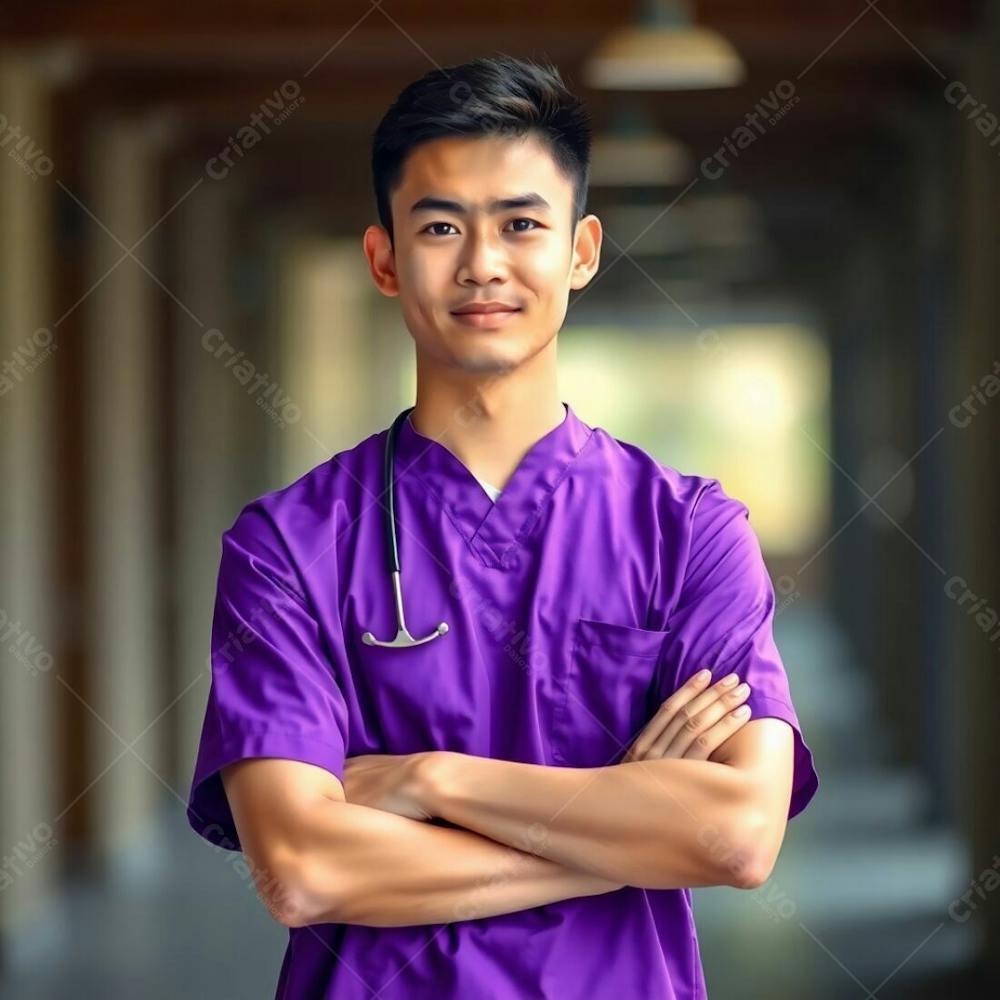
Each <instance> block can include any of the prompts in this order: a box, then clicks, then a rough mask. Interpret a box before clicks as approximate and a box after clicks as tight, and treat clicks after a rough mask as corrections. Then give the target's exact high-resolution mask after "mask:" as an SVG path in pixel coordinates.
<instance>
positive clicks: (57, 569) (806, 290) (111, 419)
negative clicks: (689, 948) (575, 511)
mask: <svg viewBox="0 0 1000 1000" xmlns="http://www.w3.org/2000/svg"><path fill="white" fill-rule="evenodd" d="M998 50H1000V11H998V4H996V3H986V2H978V3H977V2H972V0H956V2H952V3H947V4H945V3H931V2H926V0H910V2H903V0H891V2H890V0H882V2H880V3H877V4H875V3H870V4H869V3H867V2H865V0H844V2H840V3H817V4H801V3H793V2H791V0H759V2H756V3H752V4H751V3H737V2H735V0H706V2H702V3H698V4H697V5H691V6H685V5H682V4H676V3H670V2H666V0H662V2H650V3H615V2H611V0H589V2H587V3H581V2H579V0H573V2H570V0H550V2H548V3H545V4H538V3H534V4H527V3H520V2H517V0H509V2H507V3H505V4H503V5H500V6H495V5H493V6H491V5H483V4H477V3H468V2H465V0H451V2H449V3H448V4H426V3H417V2H416V0H385V2H384V3H381V4H379V5H373V4H370V3H368V2H367V0H350V2H341V3H336V4H333V3H320V2H317V0H282V2H278V0H270V2H268V0H256V2H253V3H247V2H245V0H244V2H241V3H236V2H233V0H217V2H215V3H197V4H196V3H190V2H187V0H172V2H170V3H165V2H161V0H146V2H144V3H142V4H131V3H122V2H120V0H76V2H68V0H67V2H49V3H44V2H42V3H37V4H7V3H2V4H0V154H2V155H0V450H2V456H3V464H2V470H0V523H2V525H3V530H2V535H0V658H2V673H0V746H2V754H0V768H2V799H0V856H2V861H0V963H2V964H0V996H3V997H4V998H7V997H10V998H15V997H16V998H26V997H37V998H52V997H62V996H69V995H72V996H74V997H77V998H83V997H118V996H122V997H125V996H135V995H143V996H147V997H164V998H166V997H179V996H198V997H216V996H219V997H241V998H252V997H262V998H264V997H271V996H273V990H274V984H275V982H276V978H277V973H278V967H279V964H280V961H281V956H282V953H283V950H284V945H285V940H286V932H285V930H284V929H283V928H282V927H281V926H279V925H278V924H276V923H274V922H273V921H271V919H270V917H269V916H268V915H267V913H266V911H265V910H264V908H263V906H262V905H261V904H260V902H259V901H258V899H257V897H256V895H255V892H254V889H253V885H252V881H251V879H250V878H249V875H248V872H247V870H246V868H245V867H243V866H242V864H241V863H240V856H239V855H238V854H233V853H228V852H223V851H218V850H215V849H213V848H212V847H211V846H210V845H208V844H207V843H206V842H204V841H201V840H200V839H199V838H198V837H197V836H196V835H195V834H194V833H193V832H192V831H191V830H190V828H189V827H188V826H187V823H186V821H185V817H184V803H185V799H186V796H187V793H188V789H189V785H190V779H191V774H192V769H193V761H194V754H195V750H196V745H197V741H198V737H199V733H200V726H201V721H202V716H203V712H204V705H205V700H206V698H207V694H208V682H209V672H208V660H207V656H208V644H209V629H210V622H211V613H212V606H213V597H214V588H215V577H216V572H217V569H218V560H219V555H220V536H221V533H222V532H223V531H224V530H225V529H226V528H228V527H229V525H230V524H231V523H232V522H233V520H234V518H235V516H236V514H237V513H238V512H239V510H240V509H241V507H242V506H243V505H244V504H245V503H246V502H247V501H249V500H250V499H252V498H253V497H256V496H258V495H260V494H261V493H263V492H266V491H269V490H271V489H275V488H278V487H279V486H282V485H285V484H286V483H288V482H290V481H291V480H292V479H294V478H297V477H298V476H299V475H301V474H302V473H304V472H305V471H307V470H308V469H310V468H312V467H313V466H315V465H317V464H319V463H321V462H323V461H325V460H327V459H328V458H329V457H330V455H332V454H334V453H335V452H337V451H340V450H343V449H346V448H350V447H352V446H353V445H354V444H356V443H357V442H358V441H360V440H362V439H363V438H364V437H367V436H368V435H369V434H371V433H374V432H375V431H377V430H379V429H381V428H383V427H386V426H388V424H389V422H390V421H391V420H392V418H393V417H394V416H395V414H396V413H397V412H398V411H399V410H400V409H401V408H403V407H404V406H406V405H410V404H411V403H412V402H413V393H414V388H415V377H414V364H413V347H412V341H411V339H410V337H409V335H408V333H407V331H406V329H405V327H404V326H403V325H402V322H401V319H400V316H399V312H398V303H397V302H396V301H395V300H392V299H385V298H383V297H382V296H380V295H379V294H378V292H377V291H376V290H375V288H374V285H373V284H372V282H371V280H370V278H369V276H368V272H367V268H366V264H365V261H364V257H363V254H362V251H361V243H360V237H361V233H362V232H363V229H364V227H365V226H366V225H368V224H369V223H372V222H375V221H377V220H376V215H375V205H374V197H373V194H372V191H371V180H370V174H369V162H368V155H369V145H368V143H369V137H370V134H371V131H372V130H373V129H374V127H375V125H376V124H377V122H378V120H379V118H380V117H381V115H382V113H383V112H384V110H385V109H386V107H387V106H388V104H389V103H390V102H391V101H392V99H393V98H394V97H395V95H396V94H397V92H398V91H399V90H400V89H401V88H402V87H403V86H404V85H405V84H407V83H408V82H410V81H411V80H413V79H415V78H417V77H419V76H421V75H423V74H424V73H425V72H426V71H428V70H429V69H431V68H432V67H435V66H438V67H440V66H448V65H450V64H455V63H459V62H462V61H465V60H466V59H469V58H471V57H473V56H476V55H489V54H496V53H497V52H501V51H502V52H507V53H510V54H514V55H520V56H529V57H535V58H544V59H547V60H551V61H552V62H554V63H555V64H556V65H557V66H558V67H559V68H560V70H561V72H562V73H563V76H564V79H565V80H566V82H567V83H568V84H569V85H570V86H571V87H572V88H574V89H576V90H577V91H578V92H580V93H581V94H582V95H583V96H584V98H585V99H586V100H587V102H588V104H589V106H590V108H591V111H592V113H593V116H594V123H595V128H596V143H595V150H594V164H593V175H592V178H593V179H592V187H591V192H590V202H589V206H588V207H589V210H590V211H593V212H595V213H597V214H598V215H599V216H600V217H601V219H602V221H603V222H604V226H605V244H604V252H603V255H602V265H601V270H600V272H599V274H598V275H597V277H596V278H595V280H594V281H593V282H592V283H591V285H590V286H589V287H588V288H586V289H585V290H583V291H582V292H577V293H573V297H572V298H571V301H570V308H569V313H568V315H567V319H566V324H565V326H564V328H563V330H562V332H561V333H560V335H559V338H560V339H559V356H560V368H561V380H560V387H561V398H563V399H565V400H567V401H569V402H570V403H571V404H572V406H573V407H574V409H575V410H576V412H577V413H578V414H579V415H580V416H581V418H582V419H584V420H585V421H587V422H588V423H590V424H591V425H599V426H602V427H604V428H606V429H607V430H608V431H610V432H611V433H612V434H614V435H615V436H617V437H619V438H621V439H623V440H627V441H632V442H635V443H637V444H639V445H640V446H642V447H643V448H645V449H646V450H647V451H649V452H650V453H652V454H653V455H655V456H656V457H657V458H658V459H660V460H661V461H663V462H665V463H666V464H669V465H672V466H674V467H675V468H677V469H679V470H680V471H682V472H686V473H697V474H701V475H711V476H716V477H718V478H719V479H720V480H721V481H722V484H723V486H724V487H725V488H726V490H727V492H729V493H731V494H732V495H735V496H737V497H739V498H740V499H742V500H744V501H745V502H746V503H747V504H748V506H749V508H750V518H751V523H752V524H753V525H754V527H755V528H756V530H757V533H758V535H759V537H760V539H761V541H762V543H763V546H764V549H765V555H766V558H767V562H768V567H769V569H770V571H771V574H772V579H773V581H774V585H775V590H776V593H777V597H778V613H777V616H776V619H775V630H776V635H777V639H778V645H779V647H780V649H781V651H782V654H783V656H784V659H785V663H786V667H787V670H788V674H789V677H790V683H791V689H792V694H793V697H794V700H795V704H796V707H797V709H798V713H799V716H800V719H801V722H802V725H803V730H804V733H805V736H806V739H807V741H808V742H809V744H810V746H811V747H812V749H813V751H814V754H815V757H816V764H817V768H818V770H819V773H820V782H821V787H820V790H819V793H818V795H817V797H816V798H815V799H814V800H813V803H812V804H811V805H810V807H809V808H808V810H807V811H806V812H805V813H803V814H802V815H801V816H800V817H798V818H796V819H795V820H793V821H792V823H791V824H790V825H789V829H788V833H787V836H786V840H785V847H784V850H783V853H782V856H781V859H780V861H779V864H778V866H777V868H776V869H775V872H774V874H773V876H772V877H771V879H769V880H768V882H767V883H766V884H765V885H764V886H762V887H760V888H759V889H757V890H754V891H751V892H745V891H744V892H740V891H738V890H735V889H729V888H712V889H699V890H695V908H696V918H697V920H698V925H699V937H700V941H701V949H702V958H703V961H704V965H705V971H706V977H707V980H708V986H709V992H710V995H711V996H712V997H713V1000H721V998H736V997H773V996H795V997H822V998H825V997H831V998H833V997H835V998H845V997H848V998H849V997H859V998H871V997H880V998H891V997H954V996H959V995H960V996H963V997H973V996H977V997H978V996H982V997H986V996H995V995H997V993H996V989H997V982H998V978H997V977H998V967H1000V892H998V891H997V889H998V888H1000V856H998V851H1000V822H998V820H1000V815H998V814H1000V796H998V792H997V775H998V765H1000V759H998V758H1000V753H998V741H997V739H996V730H997V726H996V724H995V723H993V722H991V721H990V720H991V719H993V718H995V716H996V706H997V699H998V694H1000V689H998V682H997V678H998V672H1000V655H998V652H1000V629H998V627H997V626H998V621H1000V610H998V609H1000V560H998V558H997V556H998V549H997V531H996V524H995V519H996V514H997V511H998V510H1000V504H998V500H1000V474H998V461H997V460H998V454H1000V452H998V447H997V446H998V443H1000V437H998V433H997V432H998V418H1000V398H997V395H998V391H1000V377H998V376H1000V365H998V361H997V359H998V357H1000V350H998V343H997V340H998V338H997V329H998V327H1000V295H998V289H1000V241H998V238H997V220H998V218H1000V125H998V121H997V117H996V114H995V113H994V111H992V110H990V109H991V108H993V109H996V113H1000V61H998V60H997V57H996V53H997V51H998ZM991 538H992V539H993V541H990V539H991ZM395 971H396V970H386V978H387V979H389V978H391V976H392V975H393V974H394V972H395Z"/></svg>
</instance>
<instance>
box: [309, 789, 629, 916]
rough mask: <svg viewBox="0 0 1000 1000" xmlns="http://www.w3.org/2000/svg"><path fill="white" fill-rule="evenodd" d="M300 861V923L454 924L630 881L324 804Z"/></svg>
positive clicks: (464, 834) (464, 835) (469, 835)
mask: <svg viewBox="0 0 1000 1000" xmlns="http://www.w3.org/2000/svg"><path fill="white" fill-rule="evenodd" d="M303 843H304V845H305V846H304V847H303V849H302V851H301V854H300V858H299V863H298V864H297V871H298V875H297V877H296V880H295V882H296V885H297V886H298V887H299V889H300V892H299V893H298V899H299V910H298V912H299V916H297V917H296V918H295V920H294V922H293V926H301V925H302V924H307V923H308V924H313V923H330V922H336V923H352V924H365V925H368V926H372V927H395V926H403V925H410V924H435V923H448V922H451V921H454V920H471V919H474V918H478V917H487V916H494V915H496V914H501V913H513V912H515V911H518V910H523V909H528V908H530V907H533V906H540V905H542V904H545V903H552V902H555V901H557V900H561V899H570V898H574V897H576V896H591V895H596V894H599V893H603V892H609V891H611V890H614V889H618V888H621V886H622V885H623V883H621V882H615V881H613V880H609V879H605V878H603V877H600V876H597V875H593V874H591V873H588V872H581V871H577V870H575V869H572V868H567V867H566V866H564V865H561V864H559V863H558V862H555V861H552V860H549V859H547V858H544V857H537V856H535V855H534V854H533V853H531V850H532V845H531V843H530V842H528V843H525V844H524V845H523V846H524V848H525V849H524V850H521V849H519V848H517V847H514V846H507V845H504V844H498V843H496V842H495V841H493V840H491V839H489V838H488V837H484V836H482V835H480V834H478V833H474V832H470V831H468V830H461V829H451V828H447V827H441V826H436V825H434V824H431V823H425V822H420V821H417V820H413V819H409V818H407V817H404V816H397V815H395V814H393V813H388V812H383V811H381V810H378V809H371V808H368V807H366V806H361V805H355V804H351V803H348V802H337V801H332V800H324V801H323V802H322V803H321V804H320V806H319V807H318V809H317V811H316V815H315V817H314V822H313V823H312V825H311V828H310V830H309V831H308V833H307V835H306V836H305V839H304V841H303Z"/></svg>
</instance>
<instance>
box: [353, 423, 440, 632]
mask: <svg viewBox="0 0 1000 1000" xmlns="http://www.w3.org/2000/svg"><path fill="white" fill-rule="evenodd" d="M413 409H414V408H413V407H412V406H411V407H408V408H407V409H405V410H403V412H402V413H400V414H399V416H398V417H396V419H395V420H394V421H393V422H392V426H391V427H390V428H389V432H388V434H386V438H385V460H384V464H383V482H384V484H385V485H384V489H383V492H384V493H385V494H386V500H385V504H384V505H383V510H384V511H385V518H384V527H385V548H386V553H387V558H388V564H389V577H390V579H391V580H392V596H393V603H394V604H395V606H396V624H397V626H398V629H397V632H396V637H395V638H394V639H390V640H389V641H387V642H383V641H382V640H380V639H376V638H375V636H374V635H372V633H371V632H365V633H364V634H363V635H362V636H361V639H362V641H363V642H365V643H367V644H368V645H369V646H384V647H388V648H395V649H399V648H405V647H407V646H419V645H421V644H422V643H425V642H430V641H431V639H436V638H437V637H438V636H440V635H444V634H445V633H446V632H447V631H448V625H447V623H446V622H441V623H440V624H439V625H438V627H437V628H436V629H435V630H434V631H433V632H432V633H431V634H430V635H427V636H424V637H423V638H422V639H416V638H414V637H413V636H412V635H410V633H409V631H408V630H407V628H406V618H405V616H404V615H403V583H402V575H403V574H402V568H401V567H400V565H399V546H398V543H397V540H396V482H395V479H396V477H395V457H396V441H397V439H398V438H399V432H400V430H401V429H402V426H403V421H404V420H405V419H406V418H407V417H408V416H409V415H410V412H411V411H412V410H413Z"/></svg>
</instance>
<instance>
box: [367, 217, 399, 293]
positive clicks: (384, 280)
mask: <svg viewBox="0 0 1000 1000" xmlns="http://www.w3.org/2000/svg"><path fill="white" fill-rule="evenodd" d="M361 243H362V247H363V249H364V252H365V257H366V259H367V260H368V269H369V271H371V275H372V280H373V281H374V282H375V285H376V287H377V288H378V290H379V291H380V292H381V293H382V294H383V295H388V296H390V297H392V296H396V295H399V280H398V277H397V275H396V252H395V250H394V249H393V246H392V241H391V240H390V239H389V232H388V230H387V229H386V228H385V227H384V226H369V227H368V228H367V229H366V230H365V234H364V236H363V237H362V240H361Z"/></svg>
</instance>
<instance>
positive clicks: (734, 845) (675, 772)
mask: <svg viewBox="0 0 1000 1000" xmlns="http://www.w3.org/2000/svg"><path fill="white" fill-rule="evenodd" d="M429 763H430V767H429V769H428V780H427V782H426V792H425V799H426V801H425V802H424V805H425V806H426V808H427V809H428V810H430V811H431V812H432V813H433V814H434V815H437V816H441V817H443V818H444V819H447V820H450V821H451V822H453V823H456V824H458V825H459V826H462V827H464V828H466V829H468V830H472V831H475V832H477V833H480V834H482V835H483V836H485V837H489V838H491V839H492V840H496V841H499V842H501V843H504V844H510V845H514V844H517V843H518V842H519V841H520V840H521V839H522V838H523V837H524V836H525V831H534V835H535V841H536V843H535V847H534V848H533V850H535V852H536V853H538V854H540V855H542V856H543V857H546V858H549V859H550V860H552V861H557V862H559V863H560V864H563V865H566V866H567V867H570V868H576V869H580V870H584V871H590V872H593V873H594V874H595V875H599V876H601V877H603V878H608V879H611V880H613V881H616V882H624V883H625V884H627V885H635V886H640V887H643V888H655V889H667V888H677V887H684V886H688V887H693V886H706V885H744V884H746V883H745V882H744V873H745V875H746V877H747V878H750V879H752V877H753V871H754V868H755V863H754V861H753V855H754V851H753V844H754V837H755V831H756V830H757V829H758V826H757V825H755V824H757V822H758V818H757V817H756V815H755V813H754V810H753V808H752V806H751V801H752V800H751V797H750V795H749V794H748V789H747V785H746V781H745V777H744V775H743V774H742V773H741V772H740V770H739V769H737V768H734V767H731V766H729V765H726V764H719V763H716V762H714V761H698V760H685V759H676V758H667V759H661V760H647V761H634V762H630V763H623V764H616V765H614V766H609V767H595V768H571V767H549V766H545V765H541V764H523V763H519V762H516V761H506V760H495V759H492V758H488V757H476V756H472V755H468V754H461V753H454V752H450V751H440V752H438V753H436V754H434V756H433V759H432V760H431V761H430V762H429Z"/></svg>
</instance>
